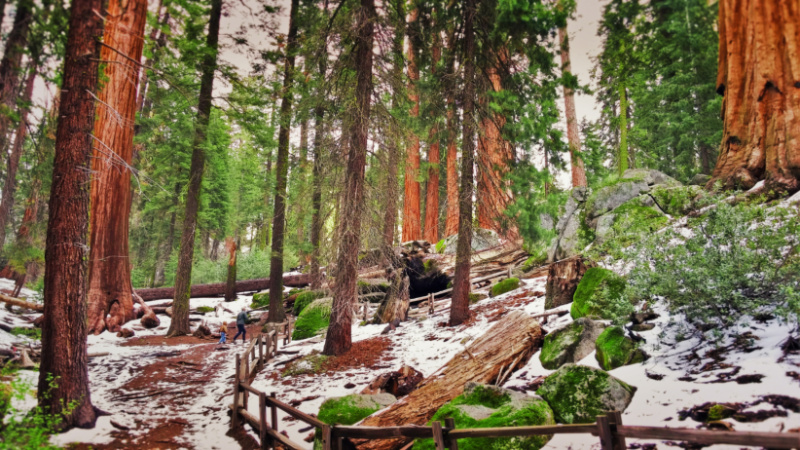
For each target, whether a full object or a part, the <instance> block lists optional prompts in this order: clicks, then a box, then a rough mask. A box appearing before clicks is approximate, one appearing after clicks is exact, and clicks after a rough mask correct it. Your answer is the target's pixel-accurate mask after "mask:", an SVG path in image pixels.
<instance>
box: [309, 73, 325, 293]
mask: <svg viewBox="0 0 800 450" xmlns="http://www.w3.org/2000/svg"><path fill="white" fill-rule="evenodd" d="M320 66H322V64H320ZM320 73H321V74H323V76H324V74H325V71H324V70H320ZM321 100H322V99H321V98H320V99H318V100H317V101H318V102H319V103H318V104H317V106H316V107H315V108H314V167H313V169H312V174H311V176H312V182H311V183H312V189H313V192H312V193H311V209H312V212H311V289H319V288H321V287H322V274H321V273H320V270H319V256H320V255H319V252H320V248H319V243H320V239H321V235H322V211H321V210H322V137H323V134H322V133H323V130H324V129H325V126H324V123H325V108H324V107H323V106H322V104H321Z"/></svg>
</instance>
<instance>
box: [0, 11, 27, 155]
mask: <svg viewBox="0 0 800 450" xmlns="http://www.w3.org/2000/svg"><path fill="white" fill-rule="evenodd" d="M33 8H34V4H33V1H32V0H17V12H16V14H15V15H14V25H13V26H12V27H11V32H10V33H9V34H8V39H7V40H6V50H5V53H4V54H3V59H2V60H0V106H2V108H3V112H2V114H0V149H5V148H6V142H7V136H8V134H9V131H10V129H11V126H12V123H13V121H12V114H13V112H14V111H16V110H17V97H18V95H19V92H18V91H19V82H20V74H22V73H23V70H22V57H23V55H25V49H26V47H27V45H28V34H29V32H30V29H31V22H32V21H33Z"/></svg>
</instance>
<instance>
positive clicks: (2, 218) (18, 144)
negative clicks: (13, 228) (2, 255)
mask: <svg viewBox="0 0 800 450" xmlns="http://www.w3.org/2000/svg"><path fill="white" fill-rule="evenodd" d="M37 65H38V64H36V63H33V64H31V67H29V69H28V70H29V71H28V78H27V80H25V92H24V93H23V94H22V102H23V103H24V104H26V105H27V104H28V103H30V101H31V96H32V95H33V82H34V81H35V80H36V72H37V70H36V69H37ZM28 111H30V108H29V107H27V106H26V107H23V108H22V109H21V110H20V112H19V114H20V117H19V125H18V126H17V134H16V136H14V145H13V146H12V147H11V153H10V154H9V155H8V169H7V172H6V180H5V183H4V185H3V197H2V200H0V250H2V248H3V245H5V242H6V225H7V224H8V217H9V215H10V214H11V210H12V209H13V208H14V193H16V191H17V169H19V159H20V157H21V156H22V147H23V144H24V143H25V137H26V136H27V135H28V133H27V131H28Z"/></svg>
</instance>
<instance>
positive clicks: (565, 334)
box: [539, 317, 605, 370]
mask: <svg viewBox="0 0 800 450" xmlns="http://www.w3.org/2000/svg"><path fill="white" fill-rule="evenodd" d="M604 328H605V325H603V324H602V323H600V322H595V321H593V320H591V319H588V318H586V317H581V318H580V319H578V320H576V321H574V322H572V323H570V324H568V325H567V326H565V327H563V328H559V329H558V330H555V331H552V332H551V333H550V334H548V335H547V336H545V338H544V344H543V345H542V352H541V353H540V354H539V361H540V362H541V363H542V367H544V368H545V369H549V370H556V369H558V368H559V367H561V366H563V365H564V364H567V363H576V362H578V361H580V360H582V359H583V358H585V357H587V356H589V354H591V353H592V351H594V349H595V341H597V338H598V336H600V334H601V333H602V332H603V329H604Z"/></svg>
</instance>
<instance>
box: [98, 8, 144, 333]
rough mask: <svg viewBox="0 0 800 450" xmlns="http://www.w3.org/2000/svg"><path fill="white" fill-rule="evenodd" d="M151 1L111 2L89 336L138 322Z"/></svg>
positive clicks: (103, 55) (101, 107)
mask: <svg viewBox="0 0 800 450" xmlns="http://www.w3.org/2000/svg"><path fill="white" fill-rule="evenodd" d="M146 18H147V0H131V1H129V2H127V3H126V4H123V3H121V2H120V0H111V1H110V2H109V4H108V16H107V22H106V29H105V33H104V36H103V44H104V45H103V48H102V50H101V51H100V58H101V59H102V60H103V61H106V62H107V64H106V65H105V71H104V78H105V83H104V85H103V87H102V89H101V90H100V94H99V95H98V97H99V99H100V101H99V102H98V105H97V116H96V117H97V120H96V121H95V124H94V135H95V138H96V142H95V145H94V151H93V158H92V174H93V175H94V176H93V177H92V186H91V208H92V209H91V214H90V218H91V225H90V227H89V230H90V232H91V235H90V237H89V244H90V247H89V248H90V253H89V296H88V297H89V299H88V300H89V330H88V331H89V333H94V334H99V333H101V332H102V331H103V330H105V329H106V328H107V329H108V331H111V332H112V333H116V332H118V331H119V330H120V328H121V327H122V325H123V324H124V323H125V322H127V321H129V320H132V319H134V318H135V316H134V312H133V297H132V294H133V286H132V285H131V265H130V259H129V258H128V222H129V220H128V218H129V217H130V213H131V171H130V167H131V161H132V158H133V133H134V129H133V125H134V121H135V119H136V84H135V83H133V82H131V80H135V79H137V76H138V74H139V65H138V62H139V61H140V60H141V59H142V47H143V46H144V41H143V40H142V38H141V36H142V34H144V25H145V22H146V20H145V19H146Z"/></svg>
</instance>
